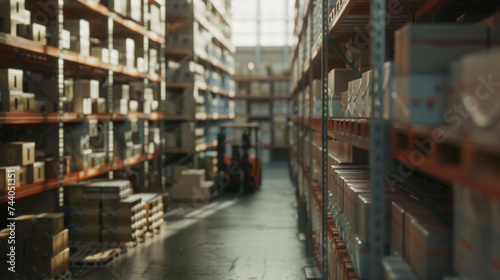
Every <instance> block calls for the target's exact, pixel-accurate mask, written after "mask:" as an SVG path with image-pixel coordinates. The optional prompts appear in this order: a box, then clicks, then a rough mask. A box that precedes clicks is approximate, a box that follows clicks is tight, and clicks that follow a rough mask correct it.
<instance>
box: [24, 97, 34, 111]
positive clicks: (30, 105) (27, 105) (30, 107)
mask: <svg viewBox="0 0 500 280" xmlns="http://www.w3.org/2000/svg"><path fill="white" fill-rule="evenodd" d="M23 106H24V112H36V106H35V94H34V93H23Z"/></svg>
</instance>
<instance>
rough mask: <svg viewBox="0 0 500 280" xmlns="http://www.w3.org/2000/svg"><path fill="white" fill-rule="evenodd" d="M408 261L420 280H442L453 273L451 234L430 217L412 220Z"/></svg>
mask: <svg viewBox="0 0 500 280" xmlns="http://www.w3.org/2000/svg"><path fill="white" fill-rule="evenodd" d="M409 235H410V238H411V245H410V250H409V257H408V261H409V263H410V266H411V267H412V268H413V270H414V271H415V274H416V275H417V276H418V277H419V278H420V279H442V278H443V276H445V275H449V274H450V273H453V270H452V239H451V232H450V230H448V229H447V228H445V227H444V226H442V225H440V224H439V222H438V221H437V220H435V219H434V217H433V216H431V215H426V216H425V217H424V216H421V217H419V218H415V219H412V221H411V224H410V228H409Z"/></svg>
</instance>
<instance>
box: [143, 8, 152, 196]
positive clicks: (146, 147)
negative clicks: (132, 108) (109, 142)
mask: <svg viewBox="0 0 500 280" xmlns="http://www.w3.org/2000/svg"><path fill="white" fill-rule="evenodd" d="M142 6H143V8H144V9H143V15H147V14H149V1H148V0H144V1H143V5H142ZM146 18H147V20H149V16H148V17H146V16H144V17H143V22H144V26H146V27H147V26H148V22H147V20H146ZM142 40H143V49H144V60H145V61H146V63H147V65H149V37H148V36H146V35H144V36H142ZM143 70H144V69H143ZM148 70H149V67H148ZM148 72H149V71H148ZM148 75H149V74H148ZM148 86H149V78H148V76H146V77H145V78H144V90H145V89H146V88H148ZM148 144H149V116H146V118H145V120H144V145H143V150H144V153H146V154H149V152H150V151H149V145H148ZM148 174H149V161H148V160H145V161H144V177H147V176H148ZM144 191H145V192H149V180H148V179H146V178H145V180H144Z"/></svg>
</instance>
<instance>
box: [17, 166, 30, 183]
mask: <svg viewBox="0 0 500 280" xmlns="http://www.w3.org/2000/svg"><path fill="white" fill-rule="evenodd" d="M26 173H27V172H26V166H21V168H19V173H18V176H17V178H16V179H17V180H19V185H20V186H22V185H26V183H27V182H28V180H27V174H26Z"/></svg>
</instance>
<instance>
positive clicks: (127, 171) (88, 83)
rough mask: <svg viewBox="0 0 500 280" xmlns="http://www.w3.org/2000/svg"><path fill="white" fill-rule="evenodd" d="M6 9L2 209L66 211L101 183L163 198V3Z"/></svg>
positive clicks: (23, 4) (78, 0) (11, 4)
mask: <svg viewBox="0 0 500 280" xmlns="http://www.w3.org/2000/svg"><path fill="white" fill-rule="evenodd" d="M2 5H3V7H4V9H3V12H0V18H1V20H0V22H1V24H0V28H1V30H0V52H1V53H2V55H1V57H2V58H1V61H2V63H1V64H2V67H1V68H2V69H0V93H1V100H0V131H1V133H0V134H1V135H2V139H0V142H1V143H0V152H1V153H2V154H5V155H6V157H4V158H2V160H1V161H0V181H1V182H0V203H1V206H2V207H5V208H6V209H7V206H10V207H13V205H16V206H17V207H16V208H17V209H21V210H18V211H21V212H23V211H27V209H30V210H29V211H33V212H35V213H36V211H37V209H39V212H63V210H64V209H65V207H64V206H65V199H66V197H65V191H66V190H67V189H71V188H72V187H71V185H72V184H74V183H76V182H80V181H82V180H87V179H96V178H99V179H101V180H102V179H106V180H110V181H109V182H115V180H116V179H123V180H125V181H126V182H129V184H131V188H132V189H133V191H134V192H152V193H159V192H161V191H164V184H162V181H164V180H162V177H163V175H162V169H161V164H160V159H161V156H162V149H163V145H164V143H162V141H161V139H162V138H163V135H162V133H163V129H162V121H161V120H162V119H163V115H164V112H163V105H164V102H165V85H164V82H163V81H164V75H165V72H164V71H165V67H164V61H163V59H162V56H161V54H163V52H164V43H165V15H166V13H165V4H164V1H162V0H151V1H142V0H129V1H121V2H120V1H96V0H75V1H53V2H51V3H50V4H49V3H46V5H45V4H42V3H38V2H33V1H24V0H16V1H14V0H12V1H10V0H7V1H3V2H2ZM13 176H15V178H16V180H15V182H13V181H11V179H12V177H13ZM11 183H13V184H11ZM2 209H3V208H2ZM22 209H25V210H22ZM41 209H43V210H41ZM44 210H47V211H44ZM92 210H95V209H85V211H88V212H84V213H85V214H89V215H91V214H93V213H94V214H95V211H94V212H93V211H92ZM21 212H17V213H13V214H12V216H19V214H21ZM5 213H7V211H5ZM79 214H82V212H79ZM4 215H5V214H4ZM9 215H10V214H9ZM97 215H99V213H98V214H97ZM37 221H38V220H37ZM37 234H38V232H37ZM50 234H51V235H52V233H50ZM54 234H55V232H54ZM70 235H71V233H70ZM61 248H62V247H61ZM25 249H26V248H25ZM52 253H53V254H52V255H53V257H54V258H55V257H56V255H55V253H56V251H53V252H52ZM59 253H61V252H58V254H59ZM56 263H60V261H54V262H52V266H54V265H55V264H56ZM44 265H45V264H44ZM48 266H49V267H50V265H48ZM45 268H47V267H44V269H45ZM52 269H53V270H51V271H50V273H49V274H47V275H48V278H54V277H55V276H57V275H54V273H55V274H63V272H65V270H64V269H62V268H61V267H59V268H57V269H56V268H55V267H52ZM44 271H47V270H44ZM56 272H57V273H56Z"/></svg>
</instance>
